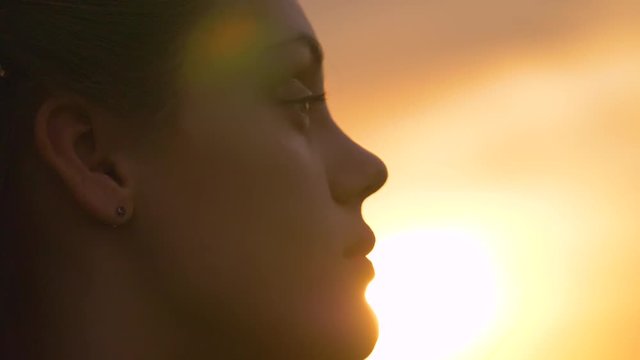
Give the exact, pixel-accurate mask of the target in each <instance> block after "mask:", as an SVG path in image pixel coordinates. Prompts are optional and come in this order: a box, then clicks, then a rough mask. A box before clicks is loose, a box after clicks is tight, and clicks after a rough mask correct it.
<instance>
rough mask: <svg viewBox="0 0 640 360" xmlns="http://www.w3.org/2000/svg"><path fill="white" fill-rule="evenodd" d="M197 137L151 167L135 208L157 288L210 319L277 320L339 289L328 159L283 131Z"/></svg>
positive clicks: (225, 131) (242, 130)
mask: <svg viewBox="0 0 640 360" xmlns="http://www.w3.org/2000/svg"><path fill="white" fill-rule="evenodd" d="M270 120H273V119H270ZM280 121H281V120H280ZM282 124H283V126H286V122H284V121H282ZM205 134H207V135H210V136H209V137H208V140H205V136H204V135H205ZM200 135H202V136H201V137H198V138H197V139H194V136H187V137H185V138H184V140H182V141H178V142H177V143H176V144H175V145H174V147H173V148H174V150H173V151H171V152H170V153H167V154H163V155H162V156H161V157H159V158H158V159H157V161H154V162H153V163H152V164H151V166H149V168H148V170H147V174H148V175H147V178H146V179H144V180H143V183H144V186H143V187H142V191H141V194H140V196H139V200H137V201H138V203H137V204H136V205H137V210H136V211H137V213H136V216H137V222H138V227H137V228H138V230H139V232H140V234H139V237H138V238H140V239H142V240H141V241H143V242H144V243H145V244H144V246H143V248H145V249H146V250H145V252H144V255H142V256H144V258H145V263H146V264H148V265H149V266H150V267H152V268H153V273H155V274H158V276H157V279H156V282H157V283H158V285H159V286H160V287H162V288H165V289H166V290H165V291H167V292H168V293H170V294H171V296H172V297H173V298H174V299H175V301H178V302H179V303H183V305H184V306H189V307H190V308H192V309H193V307H194V306H195V307H197V308H200V309H201V311H202V312H203V313H205V312H208V311H219V310H221V309H229V308H231V307H238V306H241V307H243V308H241V309H235V310H236V311H237V312H243V313H246V312H247V310H248V309H251V311H253V312H254V313H252V314H251V315H250V317H252V318H254V320H255V318H256V317H264V318H265V321H271V320H268V319H267V318H268V317H279V316H282V315H283V314H284V313H285V312H287V311H289V312H290V311H291V310H292V308H295V307H301V308H305V307H307V305H308V304H310V303H311V300H310V299H311V298H312V297H316V296H317V294H314V292H317V291H318V290H322V288H323V287H325V286H330V284H332V281H331V279H332V278H334V277H335V275H334V274H332V271H335V269H336V268H337V267H338V265H339V261H340V254H341V248H340V246H339V244H338V243H337V239H338V236H337V234H336V233H335V232H337V227H336V226H335V225H336V224H338V220H339V219H338V218H337V217H336V216H337V215H338V214H336V212H335V208H334V207H333V206H334V205H333V203H332V200H331V196H330V194H329V192H328V191H329V190H328V187H327V184H326V180H325V175H324V173H323V168H322V166H321V161H320V160H319V159H318V158H316V157H314V155H313V154H312V153H311V152H310V150H309V149H310V148H309V147H308V146H307V144H306V140H305V139H304V138H303V137H302V136H300V135H299V134H296V133H295V132H293V131H292V130H290V129H288V128H281V127H279V126H270V127H267V126H264V127H261V126H256V127H255V128H254V129H249V128H248V127H242V126H240V125H238V127H231V128H230V127H225V128H221V129H218V131H217V132H213V133H201V134H200ZM320 284H325V285H320ZM319 285H320V286H319ZM324 290H328V289H326V288H325V289H324ZM326 292H330V293H331V292H333V291H326ZM248 303H251V306H247V304H248ZM212 305H214V306H212ZM278 309H280V311H279V310H278ZM307 310H308V309H307ZM214 315H215V314H214ZM248 316H249V315H248ZM272 320H273V321H277V320H276V319H272ZM279 321H282V319H280V320H279Z"/></svg>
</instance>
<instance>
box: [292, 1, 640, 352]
mask: <svg viewBox="0 0 640 360" xmlns="http://www.w3.org/2000/svg"><path fill="white" fill-rule="evenodd" d="M302 4H303V6H304V7H305V8H306V9H307V12H308V15H309V17H310V18H311V20H312V22H313V23H314V25H315V27H316V30H317V32H318V35H319V37H320V39H321V41H322V42H323V44H324V47H325V50H326V52H327V58H328V59H327V67H326V68H327V78H328V92H329V99H330V105H331V106H332V108H333V112H334V114H335V115H336V118H337V120H338V122H339V123H340V124H341V125H342V126H343V127H344V128H345V130H347V132H349V133H350V134H352V135H353V137H354V138H355V139H356V140H358V141H360V142H361V143H363V144H364V145H365V146H367V147H369V148H370V149H372V150H373V151H374V152H376V153H378V154H379V155H380V156H381V157H382V158H383V159H384V160H386V162H387V164H388V166H389V170H390V180H389V182H388V184H387V186H386V187H385V188H384V189H383V190H382V191H381V192H380V193H379V194H378V195H376V196H374V197H373V198H372V199H371V200H370V201H368V202H367V205H366V209H365V210H366V211H365V213H366V215H367V219H368V220H369V221H370V223H371V225H372V227H374V229H375V230H377V232H378V235H379V238H380V243H379V246H380V247H381V248H382V249H391V248H387V247H385V245H384V241H385V238H387V239H388V238H393V237H394V235H395V234H397V233H399V232H402V231H404V230H406V229H412V228H416V227H423V228H433V227H434V226H436V225H437V226H440V225H441V224H448V225H451V224H453V226H460V227H464V228H481V229H483V230H482V231H483V233H484V234H485V235H487V236H484V237H482V238H481V237H478V240H475V241H477V242H478V243H479V244H480V243H481V245H482V246H483V247H486V248H487V249H490V251H491V252H492V254H493V255H494V256H495V266H496V268H499V269H501V270H500V276H501V277H502V278H503V279H504V281H505V284H506V285H505V286H506V288H507V295H505V296H506V297H505V299H504V300H505V301H506V303H505V304H506V305H505V309H503V310H502V314H501V318H500V320H499V321H498V320H495V322H496V325H495V326H494V329H493V330H492V333H491V334H492V335H491V336H490V337H486V336H485V337H484V340H482V341H478V342H476V343H475V344H471V345H469V347H468V348H465V349H459V350H460V352H459V354H458V355H459V357H454V356H453V355H446V354H444V353H441V354H440V355H438V356H440V357H437V356H435V355H433V354H435V352H434V353H429V352H428V351H426V350H425V352H424V353H423V354H431V355H429V356H431V357H427V355H424V356H425V357H420V355H418V356H416V358H429V359H443V360H444V359H454V358H455V359H488V358H492V359H499V360H503V359H504V360H511V359H518V360H520V359H532V360H533V359H548V360H565V359H586V360H589V359H594V360H595V359H608V360H616V359H620V360H629V359H635V358H640V265H639V264H640V225H638V223H639V222H638V218H640V205H639V204H640V192H639V191H638V184H640V25H638V24H640V2H638V1H637V0H598V1H587V0H566V1H539V0H488V1H482V2H478V1H472V0H449V1H442V2H430V1H424V0H404V1H397V0H352V1H338V0H322V1H319V0H318V1H316V0H303V1H302ZM456 224H457V225H456ZM425 241H427V240H425ZM411 244H413V243H411ZM411 244H410V243H409V242H407V243H406V244H405V245H403V243H401V244H400V245H398V246H399V247H402V246H405V247H406V248H407V249H409V247H411V246H415V244H413V245H411ZM429 249H432V251H435V252H438V251H440V250H438V249H437V248H434V247H429ZM381 251H394V250H393V249H391V250H381ZM443 254H445V253H444V252H443ZM446 254H449V255H446V256H450V257H451V261H452V262H455V261H456V260H457V259H456V255H455V254H453V255H452V254H451V253H446ZM443 256H445V255H443ZM425 258H433V256H431V257H430V256H425ZM374 262H375V261H374ZM470 266H471V265H470ZM424 269H425V270H424V271H428V269H429V268H428V267H425V268H424ZM431 270H433V268H431ZM471 270H473V269H471ZM384 271H385V270H384V267H382V273H381V276H383V277H384V276H386V273H385V272H384ZM423 275H424V274H423ZM396 280H397V281H399V280H398V279H396ZM411 280H412V281H413V282H414V283H415V287H420V286H421V285H420V284H421V283H420V277H416V278H415V279H411ZM452 281H453V280H452ZM425 291H427V292H428V291H429V289H425ZM388 316H392V315H388ZM443 321H445V320H443ZM498 323H499V324H498ZM384 324H385V321H384V319H383V318H381V326H383V327H384ZM428 326H430V325H427V328H428ZM432 326H434V327H436V328H437V326H442V324H440V325H438V324H433V325H432ZM462 326H464V325H462ZM398 331H402V328H399V329H398ZM407 331H415V329H407ZM428 333H429V332H428V331H426V330H425V334H428ZM413 337H415V334H413ZM425 337H426V338H425V339H421V340H420V341H423V343H422V344H421V345H420V346H423V347H428V346H429V340H430V339H429V338H428V337H427V336H425ZM487 339H488V340H487ZM381 343H384V344H391V340H387V339H386V338H383V337H381ZM398 344H399V343H398ZM381 346H384V347H385V348H387V347H388V348H389V349H391V348H392V347H393V346H392V345H381ZM397 346H400V345H397ZM402 346H403V347H410V346H413V345H411V344H402ZM416 349H419V347H417V348H416ZM385 354H386V353H385ZM461 354H462V355H461ZM489 354H492V357H489ZM386 356H388V355H386ZM464 356H466V357H464ZM380 358H383V357H380Z"/></svg>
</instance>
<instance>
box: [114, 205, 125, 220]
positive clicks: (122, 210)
mask: <svg viewBox="0 0 640 360" xmlns="http://www.w3.org/2000/svg"><path fill="white" fill-rule="evenodd" d="M116 215H118V217H120V218H123V217H125V216H127V209H125V207H124V206H118V208H117V209H116Z"/></svg>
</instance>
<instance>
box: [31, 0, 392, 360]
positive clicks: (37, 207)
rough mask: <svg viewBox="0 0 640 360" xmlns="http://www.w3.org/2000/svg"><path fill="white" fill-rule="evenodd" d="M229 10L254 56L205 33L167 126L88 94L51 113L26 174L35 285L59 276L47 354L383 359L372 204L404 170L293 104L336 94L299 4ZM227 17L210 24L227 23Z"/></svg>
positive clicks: (67, 97) (37, 320)
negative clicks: (226, 48)
mask: <svg viewBox="0 0 640 360" xmlns="http://www.w3.org/2000/svg"><path fill="white" fill-rule="evenodd" d="M229 6H231V5H229ZM218 14H220V12H218ZM222 14H228V17H229V19H230V20H229V23H231V24H233V21H236V20H237V21H240V22H241V23H242V24H249V25H247V26H248V27H247V26H245V27H241V28H242V29H247V28H248V29H249V30H246V31H245V30H243V31H244V33H243V34H245V35H246V36H245V35H243V36H242V37H240V38H241V39H244V40H247V42H246V46H245V47H244V48H242V47H241V49H240V50H238V51H239V54H240V55H238V56H240V57H241V56H245V55H246V54H248V55H246V56H245V57H246V58H249V59H250V61H246V62H241V61H240V62H238V63H239V65H237V66H236V67H225V66H227V65H224V64H223V65H221V63H222V62H223V61H222V60H220V56H222V55H220V51H218V50H220V49H218V50H216V49H213V50H211V51H205V50H206V49H211V47H208V44H207V43H206V42H207V39H209V40H211V41H214V42H215V41H218V40H216V39H215V38H213V37H215V36H216V35H215V33H212V35H211V36H212V38H208V37H207V31H206V30H204V31H200V32H196V31H195V30H194V32H193V34H194V35H193V36H191V37H190V39H191V40H190V41H191V45H193V46H188V47H186V48H185V51H186V52H188V53H187V54H186V56H185V58H186V59H195V60H193V61H191V62H189V61H188V62H187V63H186V66H185V69H182V73H181V74H180V78H181V80H182V81H181V82H180V86H179V88H178V89H177V91H176V93H175V94H176V95H175V96H176V100H178V101H177V103H178V104H179V107H178V110H177V111H175V112H171V113H170V115H167V116H166V118H163V119H162V121H163V123H162V124H161V125H154V126H150V125H148V124H147V125H146V126H139V127H138V126H137V125H136V126H132V125H129V124H128V123H127V121H123V119H122V118H120V117H118V116H116V115H114V114H112V113H110V112H108V111H105V110H104V109H102V108H100V107H99V106H97V105H95V104H93V103H91V102H90V101H88V100H86V99H83V98H82V97H80V96H76V95H74V94H56V95H54V96H52V97H50V98H49V99H47V100H46V101H45V103H44V104H43V105H42V106H41V108H40V110H39V111H38V113H37V115H36V118H35V131H34V134H35V137H34V142H35V151H34V152H33V153H32V154H31V155H30V156H27V160H26V161H25V162H24V164H23V165H22V166H21V167H20V169H21V170H20V171H21V174H22V178H23V179H25V180H24V181H23V182H22V184H21V187H22V192H24V193H26V194H29V196H25V197H24V203H25V204H27V205H26V206H25V209H26V210H24V212H25V213H26V214H28V218H29V219H30V220H29V221H28V226H26V227H28V228H30V229H37V230H30V232H29V234H30V235H29V236H30V237H31V238H33V239H37V240H33V241H34V242H35V243H37V244H38V245H37V247H36V248H35V250H34V249H32V250H30V252H29V254H28V256H29V263H30V264H34V266H33V268H32V269H31V271H30V276H32V279H44V278H46V279H47V281H41V280H40V281H38V280H35V281H34V285H33V289H32V293H33V294H35V296H34V297H33V298H32V300H31V302H32V303H33V304H35V306H36V307H37V308H38V310H37V311H34V312H33V314H34V315H32V319H31V320H32V321H31V322H30V324H29V325H28V327H31V326H34V327H37V328H38V329H39V330H38V331H34V332H33V334H29V336H31V337H33V339H36V340H34V341H36V342H38V343H40V344H41V345H40V347H39V350H37V352H38V353H39V355H34V356H43V357H45V358H50V359H57V358H60V359H62V358H64V359H152V358H153V359H186V358H188V359H364V358H365V357H366V356H367V355H368V354H369V353H370V352H371V350H372V349H373V346H374V344H375V342H376V339H377V323H376V319H375V316H374V315H373V313H372V311H371V309H370V308H369V306H368V304H367V303H366V301H365V298H364V292H365V289H366V286H367V284H368V282H369V281H370V280H371V279H372V277H373V272H372V268H371V264H370V263H369V261H368V260H367V259H366V258H365V256H366V255H367V253H368V252H370V251H371V249H372V248H373V245H374V242H375V240H374V236H373V233H372V232H371V229H370V228H369V227H368V226H367V225H366V223H365V222H364V220H363V218H362V213H361V209H362V204H363V201H364V200H365V199H366V198H367V197H368V196H369V195H371V194H372V193H374V192H375V191H377V190H378V189H379V188H380V187H381V186H382V185H383V184H384V183H385V181H386V178H387V169H386V167H385V166H384V164H383V163H382V161H381V160H380V159H379V158H378V157H376V156H375V155H373V154H371V153H370V152H368V151H367V150H365V149H363V148H362V147H360V146H359V145H358V144H356V143H355V142H353V141H352V140H351V139H350V138H349V137H348V136H347V135H345V134H344V133H343V132H342V131H341V129H340V128H339V127H338V125H337V124H336V122H335V121H334V119H333V118H332V116H331V114H330V112H329V110H328V108H327V106H326V103H325V102H323V101H321V100H319V99H316V100H315V101H313V102H312V103H309V104H307V105H308V106H309V108H308V109H307V108H306V106H307V105H305V104H300V103H296V104H293V103H288V102H291V101H293V100H296V99H300V98H304V97H306V96H310V95H319V94H322V93H323V92H324V88H323V87H324V85H323V79H322V68H321V64H319V63H317V62H316V60H317V59H316V56H317V55H318V54H317V53H316V52H315V49H313V45H310V44H313V43H314V40H313V39H315V38H316V36H315V34H314V32H313V29H312V28H311V26H310V24H309V22H308V21H307V19H306V17H305V15H304V13H303V11H302V9H301V8H300V6H299V5H298V3H297V2H295V1H290V0H264V1H259V0H251V1H245V2H242V3H241V5H233V7H229V9H228V12H222ZM220 16H227V15H208V14H203V16H202V17H201V19H200V21H199V22H198V23H197V24H194V29H209V27H210V26H211V27H213V28H216V29H218V30H219V26H218V25H217V24H218V23H219V21H220ZM234 19H236V20H234ZM238 19H239V20H238ZM214 21H217V22H214ZM209 22H210V23H209ZM251 24H253V25H251ZM216 26H218V27H216ZM243 26H244V25H243ZM251 29H254V30H255V29H257V30H259V31H255V32H252V31H251ZM267 30H268V31H267ZM196 33H198V34H200V35H195V34H196ZM202 34H204V35H202ZM258 35H259V36H258ZM252 36H253V37H252ZM301 39H302V40H301ZM305 39H306V40H305ZM222 43H224V41H223V42H222ZM203 49H204V50H203ZM198 51H200V53H197V52H198ZM194 52H196V53H194ZM242 54H245V55H242ZM233 55H234V54H231V55H229V54H226V55H225V56H231V57H233ZM234 66H235V65H234ZM220 69H222V71H220ZM265 69H268V71H267V70H265ZM193 74H196V75H198V76H193ZM203 79H205V80H203ZM363 120H365V119H363ZM147 123H149V122H147ZM118 207H123V208H124V209H126V214H125V215H124V216H119V215H118V214H117V213H116V211H115V209H116V208H118ZM45 299H46V300H45ZM23 331H24V332H29V331H28V330H23ZM43 354H44V355H43Z"/></svg>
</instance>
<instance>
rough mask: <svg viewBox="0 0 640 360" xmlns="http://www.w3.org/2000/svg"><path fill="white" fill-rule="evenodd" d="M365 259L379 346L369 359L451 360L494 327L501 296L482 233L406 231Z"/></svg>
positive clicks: (380, 246) (454, 229)
mask: <svg viewBox="0 0 640 360" xmlns="http://www.w3.org/2000/svg"><path fill="white" fill-rule="evenodd" d="M370 257H371V260H372V261H373V262H374V264H375V266H376V273H377V275H376V278H375V280H374V281H373V282H372V284H371V286H370V287H369V289H368V291H367V299H368V300H369V302H370V303H371V305H372V306H373V308H374V309H375V311H376V314H377V315H378V319H379V321H380V339H379V342H378V346H377V347H376V349H375V351H374V353H373V354H372V355H371V357H370V358H369V359H372V360H383V359H433V360H437V359H453V358H456V357H458V356H462V355H463V352H465V350H467V349H469V348H470V347H473V346H474V345H475V344H476V343H478V342H479V341H481V340H482V339H484V338H485V337H486V336H488V334H489V333H490V332H491V330H492V328H493V327H494V326H495V324H496V323H497V318H498V316H499V315H500V314H499V309H500V308H501V305H502V302H503V296H502V290H503V289H502V285H501V284H500V280H499V278H498V274H499V271H498V270H497V269H496V266H495V262H494V260H493V259H492V254H491V253H490V252H489V250H488V248H487V246H486V243H485V241H484V238H483V235H482V234H480V232H478V231H467V230H465V229H462V228H441V229H424V230H414V231H408V232H404V233H400V234H396V235H395V236H390V237H388V238H384V239H381V240H380V241H379V242H378V245H377V247H376V250H375V251H374V253H372V254H371V256H370Z"/></svg>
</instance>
